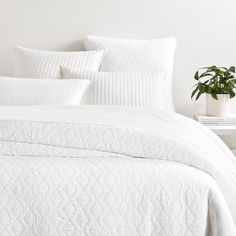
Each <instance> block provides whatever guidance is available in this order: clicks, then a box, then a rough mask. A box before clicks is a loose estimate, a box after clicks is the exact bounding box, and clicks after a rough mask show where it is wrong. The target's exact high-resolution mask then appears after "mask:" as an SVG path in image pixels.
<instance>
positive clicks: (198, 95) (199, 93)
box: [196, 91, 202, 101]
mask: <svg viewBox="0 0 236 236" xmlns="http://www.w3.org/2000/svg"><path fill="white" fill-rule="evenodd" d="M201 95H202V92H200V91H199V92H198V94H197V96H196V101H197V100H198V99H199V97H200V96H201Z"/></svg>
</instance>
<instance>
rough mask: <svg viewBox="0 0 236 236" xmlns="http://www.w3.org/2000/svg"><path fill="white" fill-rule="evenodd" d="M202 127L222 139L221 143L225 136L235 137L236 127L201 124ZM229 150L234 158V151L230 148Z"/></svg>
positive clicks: (235, 152) (235, 150) (235, 151)
mask: <svg viewBox="0 0 236 236" xmlns="http://www.w3.org/2000/svg"><path fill="white" fill-rule="evenodd" d="M203 125H204V126H206V127H207V128H209V129H210V130H212V131H213V132H214V133H215V134H217V135H219V136H220V137H221V138H222V139H223V141H224V137H227V136H228V137H230V136H233V135H234V136H236V125H206V124H203ZM232 138H233V137H232ZM234 138H235V137H234ZM225 143H226V142H225ZM226 144H227V143H226ZM228 146H229V145H228ZM229 148H230V146H229ZM230 149H231V151H232V152H233V153H234V154H235V156H236V149H232V147H231V148H230Z"/></svg>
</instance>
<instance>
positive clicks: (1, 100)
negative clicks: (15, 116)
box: [0, 77, 90, 106]
mask: <svg viewBox="0 0 236 236" xmlns="http://www.w3.org/2000/svg"><path fill="white" fill-rule="evenodd" d="M89 83H90V82H89V80H72V79H71V80H62V79H59V80H45V79H37V80H36V79H22V78H13V77H0V106H6V105H79V104H80V101H81V99H82V97H83V95H84V93H85V91H86V89H87V88H88V86H89Z"/></svg>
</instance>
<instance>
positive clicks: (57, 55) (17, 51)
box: [14, 47, 104, 79]
mask: <svg viewBox="0 0 236 236" xmlns="http://www.w3.org/2000/svg"><path fill="white" fill-rule="evenodd" d="M103 55H104V51H103V50H99V51H79V52H57V51H44V50H35V49H28V48H23V47H15V48H14V66H15V67H14V76H15V77H21V78H42V79H45V78H46V79H59V78H61V77H62V76H61V71H60V65H61V64H63V65H68V66H76V67H77V68H78V69H79V70H81V71H98V70H99V67H100V64H101V61H102V58H103Z"/></svg>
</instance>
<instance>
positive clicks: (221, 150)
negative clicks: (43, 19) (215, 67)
mask: <svg viewBox="0 0 236 236" xmlns="http://www.w3.org/2000/svg"><path fill="white" fill-rule="evenodd" d="M84 44H85V45H84V46H85V49H86V50H87V51H79V52H55V51H45V50H37V49H28V48H23V47H15V49H14V76H15V77H0V212H1V214H0V235H1V236H32V235H33V236H42V235H43V236H66V235H68V236H72V235H75V236H78V235H80V236H105V235H109V236H110V235H114V236H119V235H123V236H149V235H150V236H157V235H158V236H182V235H186V236H234V235H236V229H235V222H236V201H235V199H236V171H235V170H236V161H235V156H234V155H233V154H232V153H231V151H230V150H229V149H228V148H227V147H226V145H225V144H224V143H223V142H222V141H221V140H220V139H219V138H218V137H217V136H216V135H215V134H213V133H212V132H211V131H209V130H208V129H207V128H205V127H203V126H202V125H200V124H199V123H197V122H195V121H193V120H191V119H189V118H186V117H184V116H181V115H179V114H177V113H175V108H174V99H173V95H172V69H173V61H174V51H175V46H176V40H175V38H173V37H170V38H164V39H153V40H126V39H108V38H103V37H97V36H87V37H86V38H85V40H84Z"/></svg>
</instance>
